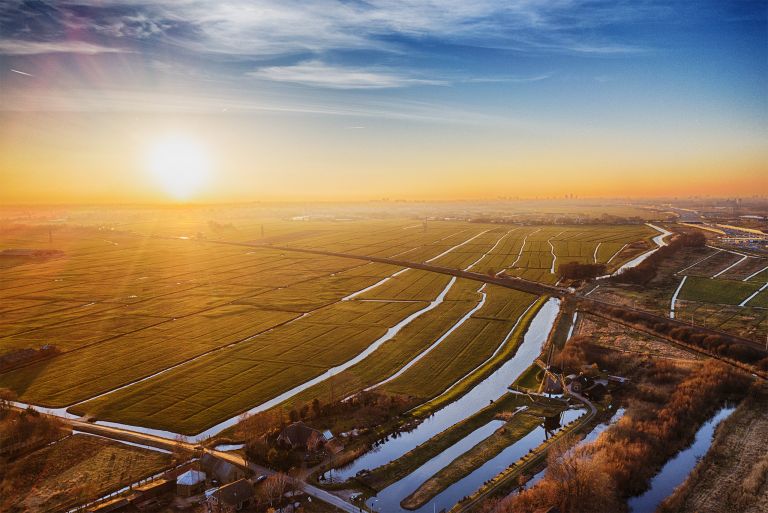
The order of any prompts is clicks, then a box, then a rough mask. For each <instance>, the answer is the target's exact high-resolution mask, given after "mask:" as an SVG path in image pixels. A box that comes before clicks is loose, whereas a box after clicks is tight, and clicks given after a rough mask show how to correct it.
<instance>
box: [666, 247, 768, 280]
mask: <svg viewBox="0 0 768 513" xmlns="http://www.w3.org/2000/svg"><path fill="white" fill-rule="evenodd" d="M707 247H708V248H711V246H707ZM712 249H714V250H715V252H714V253H711V254H709V255H707V256H705V257H704V258H702V259H700V260H697V261H696V262H694V263H692V264H691V265H689V266H688V267H686V268H685V269H680V270H679V271H677V272H676V273H675V274H680V273H683V272H685V271H687V270H688V269H690V268H691V267H696V266H697V265H699V264H700V263H702V262H703V261H705V260H708V259H710V258H712V257H713V256H715V255H717V254H718V253H720V252H721V251H723V250H722V249H720V248H712ZM766 269H768V267H766ZM745 281H746V280H745Z"/></svg>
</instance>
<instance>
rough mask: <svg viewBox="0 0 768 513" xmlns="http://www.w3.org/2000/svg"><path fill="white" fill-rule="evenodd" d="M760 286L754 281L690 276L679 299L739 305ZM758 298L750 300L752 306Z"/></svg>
mask: <svg viewBox="0 0 768 513" xmlns="http://www.w3.org/2000/svg"><path fill="white" fill-rule="evenodd" d="M759 288H760V285H759V284H757V283H752V282H743V281H733V280H724V279H721V278H717V279H709V278H700V277H696V276H689V277H688V279H687V280H686V281H685V285H683V289H682V290H681V291H680V295H679V296H678V299H682V300H684V301H701V302H705V303H716V304H722V305H738V304H739V303H741V302H742V301H744V300H745V299H746V298H747V297H749V295H750V294H752V293H754V292H755V291H756V290H757V289H759ZM757 299H758V298H755V299H753V300H752V302H750V306H756V305H755V304H754V301H755V300H757Z"/></svg>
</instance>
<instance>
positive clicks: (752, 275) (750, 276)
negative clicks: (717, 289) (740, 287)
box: [741, 265, 768, 281]
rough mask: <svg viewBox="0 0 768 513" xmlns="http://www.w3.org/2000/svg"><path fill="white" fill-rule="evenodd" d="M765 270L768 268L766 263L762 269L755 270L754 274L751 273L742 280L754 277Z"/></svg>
mask: <svg viewBox="0 0 768 513" xmlns="http://www.w3.org/2000/svg"><path fill="white" fill-rule="evenodd" d="M765 270H768V265H766V266H765V267H763V268H762V269H760V270H759V271H755V272H753V273H752V274H750V275H749V276H747V277H746V278H744V279H743V280H741V281H748V280H749V279H751V278H754V277H755V276H757V275H758V274H760V273H761V272H763V271H765Z"/></svg>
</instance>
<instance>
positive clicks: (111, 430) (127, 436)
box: [45, 413, 361, 513]
mask: <svg viewBox="0 0 768 513" xmlns="http://www.w3.org/2000/svg"><path fill="white" fill-rule="evenodd" d="M45 415H49V416H53V417H57V418H59V419H61V420H62V421H63V422H65V423H67V424H69V425H70V426H72V429H75V430H77V431H82V432H83V433H91V434H94V435H99V436H103V437H105V438H111V439H113V440H122V441H124V442H133V443H139V444H143V445H149V446H151V447H157V448H158V449H165V450H169V451H173V450H175V449H178V448H182V449H185V450H187V451H193V452H194V451H199V450H202V451H203V452H207V453H209V454H212V455H214V456H216V457H217V458H220V459H222V460H225V461H228V462H230V463H233V464H235V465H238V466H240V467H243V468H248V469H250V470H252V471H253V472H255V473H256V474H258V475H267V476H269V475H272V474H274V473H275V471H274V470H271V469H268V468H266V467H262V466H260V465H257V464H255V463H253V462H250V461H247V460H246V459H245V458H243V457H242V456H241V455H239V454H236V453H231V452H226V451H217V450H215V449H208V448H202V447H201V446H200V445H197V444H193V443H190V442H186V441H184V440H181V439H179V440H176V439H170V438H164V437H162V436H157V435H150V434H148V433H142V432H139V431H132V430H130V429H124V428H115V427H109V426H102V425H100V424H92V423H90V422H85V421H82V420H77V419H70V418H65V417H59V416H57V415H53V414H51V413H45ZM303 489H304V492H305V493H306V494H307V495H311V496H312V497H314V498H316V499H318V500H320V501H323V502H326V503H328V504H330V505H332V506H335V507H336V508H338V509H340V510H342V511H346V512H348V513H359V512H360V511H361V510H360V508H359V507H358V506H355V505H354V504H351V503H349V502H347V501H345V500H344V499H342V498H341V497H339V496H337V495H334V494H332V493H330V492H327V491H325V490H321V489H320V488H317V487H316V486H312V485H310V484H309V483H304V485H303Z"/></svg>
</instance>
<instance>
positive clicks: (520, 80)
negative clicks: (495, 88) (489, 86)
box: [463, 73, 552, 84]
mask: <svg viewBox="0 0 768 513" xmlns="http://www.w3.org/2000/svg"><path fill="white" fill-rule="evenodd" d="M551 77H552V73H544V74H542V75H532V76H527V77H523V76H520V77H505V76H501V77H471V78H468V79H465V80H463V81H464V82H469V83H473V84H483V83H510V84H527V83H530V82H541V81H542V80H547V79H548V78H551Z"/></svg>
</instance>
